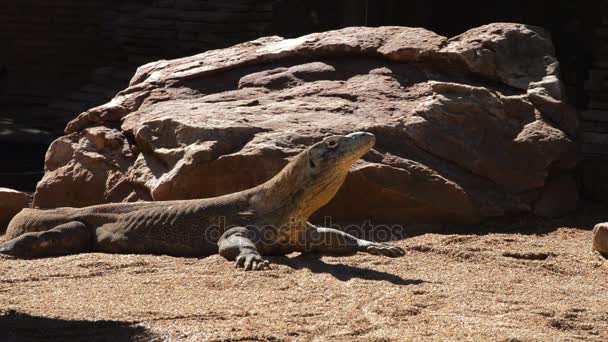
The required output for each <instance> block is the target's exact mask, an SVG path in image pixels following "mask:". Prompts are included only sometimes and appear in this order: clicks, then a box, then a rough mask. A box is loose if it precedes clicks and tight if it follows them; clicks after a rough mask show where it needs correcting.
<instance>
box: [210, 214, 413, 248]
mask: <svg viewBox="0 0 608 342" xmlns="http://www.w3.org/2000/svg"><path fill="white" fill-rule="evenodd" d="M235 227H239V226H238V225H234V224H232V223H231V222H230V220H227V219H226V217H224V216H221V217H219V218H218V222H217V224H212V225H210V226H208V227H207V229H205V238H206V240H207V241H217V240H219V239H220V238H221V236H222V234H224V232H226V231H227V230H229V229H231V228H235ZM243 227H244V228H246V229H245V230H243V232H242V233H241V235H243V234H244V235H245V236H244V237H246V238H248V239H249V240H251V241H252V242H253V243H254V244H256V245H258V244H262V245H264V244H266V245H273V244H276V243H277V241H281V242H282V243H288V244H296V245H303V246H313V245H321V244H331V245H333V246H336V245H345V246H346V245H352V244H353V238H356V239H363V240H368V241H375V242H383V241H391V240H395V239H399V238H402V237H403V236H404V233H405V228H404V227H403V226H402V225H398V224H394V225H388V224H373V223H372V222H371V220H366V221H364V222H362V223H361V224H344V225H340V224H335V223H333V219H332V217H331V216H325V217H324V218H323V224H314V225H313V224H310V223H308V222H300V221H296V220H295V219H292V220H290V223H289V224H286V225H284V226H280V227H277V226H272V225H265V226H257V225H244V226H243ZM317 228H319V229H317ZM325 228H329V229H331V230H327V229H325ZM333 230H336V231H338V232H336V231H333Z"/></svg>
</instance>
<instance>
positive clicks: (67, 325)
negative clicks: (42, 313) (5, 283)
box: [0, 311, 155, 341]
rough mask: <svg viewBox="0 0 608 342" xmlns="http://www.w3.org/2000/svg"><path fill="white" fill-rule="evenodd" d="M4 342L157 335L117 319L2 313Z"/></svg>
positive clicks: (141, 338)
mask: <svg viewBox="0 0 608 342" xmlns="http://www.w3.org/2000/svg"><path fill="white" fill-rule="evenodd" d="M0 332H2V333H1V335H2V341H88V340H90V341H151V340H154V338H155V336H154V335H153V334H152V333H150V332H148V331H147V330H146V329H145V328H143V327H138V326H135V325H133V324H132V323H128V322H118V321H72V320H63V319H56V318H48V317H37V316H31V315H28V314H25V313H21V312H16V311H8V312H5V313H0Z"/></svg>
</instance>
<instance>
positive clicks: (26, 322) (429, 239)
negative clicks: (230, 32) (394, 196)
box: [0, 207, 608, 341]
mask: <svg viewBox="0 0 608 342" xmlns="http://www.w3.org/2000/svg"><path fill="white" fill-rule="evenodd" d="M602 215H603V216H602ZM607 216H608V211H607V210H606V209H605V208H601V207H594V208H593V209H585V210H583V211H581V212H579V213H577V214H576V215H572V216H569V217H567V218H565V219H560V220H538V219H519V220H517V221H515V222H508V223H493V224H486V225H483V226H481V227H467V228H465V229H458V230H455V229H448V228H445V229H444V228H441V227H438V228H437V229H435V231H436V232H435V233H424V232H420V231H418V232H414V231H412V233H411V235H410V236H409V237H408V238H405V239H402V240H398V241H393V242H391V243H393V244H396V245H398V246H401V247H403V248H404V249H405V250H406V251H407V254H406V256H405V257H402V258H398V259H390V258H386V257H378V256H372V255H366V254H358V255H355V256H348V257H330V256H323V257H318V256H301V255H298V254H293V255H289V256H288V257H274V258H270V260H271V262H272V264H273V269H272V270H269V271H261V272H247V273H246V272H244V271H242V270H238V269H235V268H234V265H233V263H231V262H228V261H226V260H224V259H223V258H221V257H220V256H217V255H215V256H211V257H208V258H200V259H196V258H194V259H192V258H175V257H169V256H153V255H107V254H97V253H92V254H81V255H73V256H66V257H58V258H46V259H39V260H17V259H12V258H9V257H3V256H2V257H0V340H2V339H3V337H2V335H4V339H9V340H10V339H13V340H17V341H21V340H28V339H30V340H38V339H41V338H45V339H46V340H53V339H56V340H62V341H65V340H83V339H84V340H89V341H90V340H95V341H98V340H102V341H103V340H108V341H121V340H143V341H147V340H167V339H172V340H191V341H199V340H215V341H284V340H285V341H291V340H319V341H323V340H327V341H351V340H364V341H369V340H376V341H392V340H412V341H415V340H441V341H445V340H458V341H461V340H486V341H487V340H497V341H530V340H534V341H538V340H560V341H563V340H589V341H606V340H608V261H607V260H605V259H603V258H602V257H601V256H599V255H598V254H596V253H594V252H593V251H592V250H591V228H592V227H593V224H595V223H597V222H599V221H601V220H602V218H603V220H604V221H606V220H608V217H607ZM438 231H439V232H438ZM472 231H474V232H476V234H472V233H471V232H472Z"/></svg>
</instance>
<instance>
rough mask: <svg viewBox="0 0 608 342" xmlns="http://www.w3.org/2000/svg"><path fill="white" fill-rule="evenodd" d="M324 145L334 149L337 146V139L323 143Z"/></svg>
mask: <svg viewBox="0 0 608 342" xmlns="http://www.w3.org/2000/svg"><path fill="white" fill-rule="evenodd" d="M325 145H327V147H329V148H336V147H337V146H338V140H337V139H330V140H328V141H326V142H325Z"/></svg>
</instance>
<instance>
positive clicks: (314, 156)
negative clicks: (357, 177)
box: [296, 132, 376, 218]
mask: <svg viewBox="0 0 608 342" xmlns="http://www.w3.org/2000/svg"><path fill="white" fill-rule="evenodd" d="M375 141H376V138H375V137H374V135H373V134H371V133H365V132H356V133H352V134H348V135H334V136H330V137H327V138H325V139H323V141H320V142H318V143H316V144H314V145H313V146H311V147H309V148H308V150H306V151H304V153H302V154H301V156H300V158H299V159H300V162H299V163H298V164H299V168H301V169H304V170H303V171H304V172H301V173H300V180H301V182H299V185H300V189H301V192H300V194H301V197H300V199H301V200H300V201H299V203H298V204H299V205H298V210H296V212H298V213H299V215H297V216H299V217H301V218H308V216H309V215H311V214H312V213H313V212H315V211H316V210H317V209H319V208H321V207H322V206H324V205H325V204H327V203H328V202H329V201H330V200H331V199H332V198H333V197H334V195H335V194H336V192H338V189H339V188H340V186H342V183H344V180H345V179H346V175H347V174H348V170H349V169H350V167H351V166H352V164H353V163H354V162H355V161H356V160H357V159H359V158H361V157H362V156H363V155H364V154H365V153H367V152H368V151H369V150H370V149H371V148H372V146H374V143H375Z"/></svg>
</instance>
